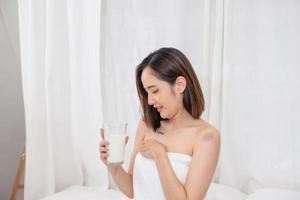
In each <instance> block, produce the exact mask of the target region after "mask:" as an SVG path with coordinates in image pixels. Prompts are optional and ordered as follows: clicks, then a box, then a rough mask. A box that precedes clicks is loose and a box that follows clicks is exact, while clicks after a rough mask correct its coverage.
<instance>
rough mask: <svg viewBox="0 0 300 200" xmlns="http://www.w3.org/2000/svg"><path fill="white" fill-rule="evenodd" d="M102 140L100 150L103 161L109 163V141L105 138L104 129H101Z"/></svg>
mask: <svg viewBox="0 0 300 200" xmlns="http://www.w3.org/2000/svg"><path fill="white" fill-rule="evenodd" d="M100 131H101V137H102V141H101V142H100V144H99V152H100V159H101V161H102V162H103V163H104V164H105V165H107V157H108V145H109V142H108V141H106V140H105V139H104V135H103V129H100Z"/></svg>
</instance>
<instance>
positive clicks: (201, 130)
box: [194, 121, 220, 143]
mask: <svg viewBox="0 0 300 200" xmlns="http://www.w3.org/2000/svg"><path fill="white" fill-rule="evenodd" d="M194 137H195V140H194V141H195V142H197V143H199V142H200V143H204V142H205V143H207V142H215V143H219V142H220V133H219V130H218V129H217V128H216V127H214V126H213V125H212V124H209V123H208V122H205V121H201V123H200V124H199V126H198V128H197V131H196V133H195V135H194Z"/></svg>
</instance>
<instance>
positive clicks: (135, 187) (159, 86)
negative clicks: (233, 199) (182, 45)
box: [99, 48, 220, 200]
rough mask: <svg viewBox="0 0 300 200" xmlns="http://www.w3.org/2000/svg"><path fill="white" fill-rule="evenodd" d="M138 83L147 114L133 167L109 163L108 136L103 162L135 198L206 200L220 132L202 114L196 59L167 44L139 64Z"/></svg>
mask: <svg viewBox="0 0 300 200" xmlns="http://www.w3.org/2000/svg"><path fill="white" fill-rule="evenodd" d="M136 86H137V92H138V95H139V99H140V102H141V106H142V109H143V117H142V119H141V121H140V123H139V125H138V129H137V133H136V137H135V145H134V148H133V151H132V155H131V160H130V165H129V170H128V172H126V171H125V170H124V169H123V168H122V166H110V165H107V161H106V158H107V156H108V154H109V152H108V142H107V141H106V140H105V139H104V138H103V140H102V141H101V143H100V147H99V151H100V157H101V160H102V161H103V162H104V163H105V164H106V165H107V168H108V170H109V172H110V173H111V174H112V177H113V179H114V181H115V183H116V184H117V186H118V187H119V189H120V190H121V191H122V192H123V193H124V194H125V195H126V196H128V197H129V198H134V199H135V200H147V199H149V200H160V199H162V200H163V199H168V200H176V199H180V200H185V199H189V200H202V199H204V197H205V194H206V192H207V190H208V187H209V185H210V183H211V181H212V179H213V175H214V172H215V169H216V166H217V162H218V158H219V151H220V135H219V132H218V130H217V129H216V128H214V127H213V126H212V125H210V124H208V123H207V122H205V121H204V120H202V119H201V118H200V116H201V114H202V112H203V110H204V98H203V94H202V90H201V87H200V84H199V81H198V79H197V76H196V74H195V72H194V70H193V68H192V66H191V64H190V62H189V61H188V59H187V58H186V56H185V55H184V54H183V53H182V52H180V51H179V50H177V49H174V48H161V49H159V50H157V51H155V52H153V53H151V54H149V55H148V56H147V57H146V58H145V59H144V60H143V61H142V62H141V63H140V64H139V65H138V66H137V68H136ZM102 137H103V132H102Z"/></svg>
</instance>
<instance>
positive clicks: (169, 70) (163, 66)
mask: <svg viewBox="0 0 300 200" xmlns="http://www.w3.org/2000/svg"><path fill="white" fill-rule="evenodd" d="M146 67H150V68H151V69H152V70H153V71H154V75H155V76H156V77H157V78H158V79H160V80H163V81H166V82H168V83H169V84H170V85H171V86H172V85H174V83H175V81H176V79H177V77H178V76H183V77H184V78H185V79H186V88H185V90H184V92H183V105H184V108H185V109H186V110H187V111H188V112H189V113H190V114H191V115H192V117H193V118H195V119H198V118H200V116H201V114H202V112H203V111H204V97H203V93H202V89H201V87H200V84H199V81H198V78H197V76H196V73H195V71H194V69H193V67H192V65H191V63H190V62H189V60H188V59H187V57H186V56H185V55H184V54H183V53H182V52H181V51H179V50H178V49H175V48H161V49H158V50H156V51H154V52H152V53H150V54H149V55H148V56H147V57H146V58H144V59H143V61H142V62H141V63H140V64H139V65H138V66H137V68H136V87H137V93H138V96H139V99H140V103H141V106H142V111H143V121H144V122H145V123H146V125H147V126H148V127H151V128H152V129H153V131H156V129H157V128H159V127H160V121H161V120H164V119H162V118H161V116H160V114H159V112H158V111H157V110H156V109H155V108H154V107H153V106H152V105H151V106H150V105H148V94H147V92H146V90H145V88H144V86H143V83H142V80H141V76H142V73H143V70H144V69H145V68H146Z"/></svg>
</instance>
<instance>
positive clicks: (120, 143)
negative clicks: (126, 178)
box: [103, 122, 127, 165]
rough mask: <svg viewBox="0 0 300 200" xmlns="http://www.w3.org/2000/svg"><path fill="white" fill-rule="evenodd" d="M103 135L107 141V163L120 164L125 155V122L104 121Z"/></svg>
mask: <svg viewBox="0 0 300 200" xmlns="http://www.w3.org/2000/svg"><path fill="white" fill-rule="evenodd" d="M103 128H104V137H105V139H106V140H107V141H108V142H109V145H108V157H107V163H108V164H109V165H121V164H122V163H123V162H124V156H125V145H126V144H125V142H126V141H125V140H126V131H127V130H126V129H127V123H121V122H105V123H104V124H103Z"/></svg>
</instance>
